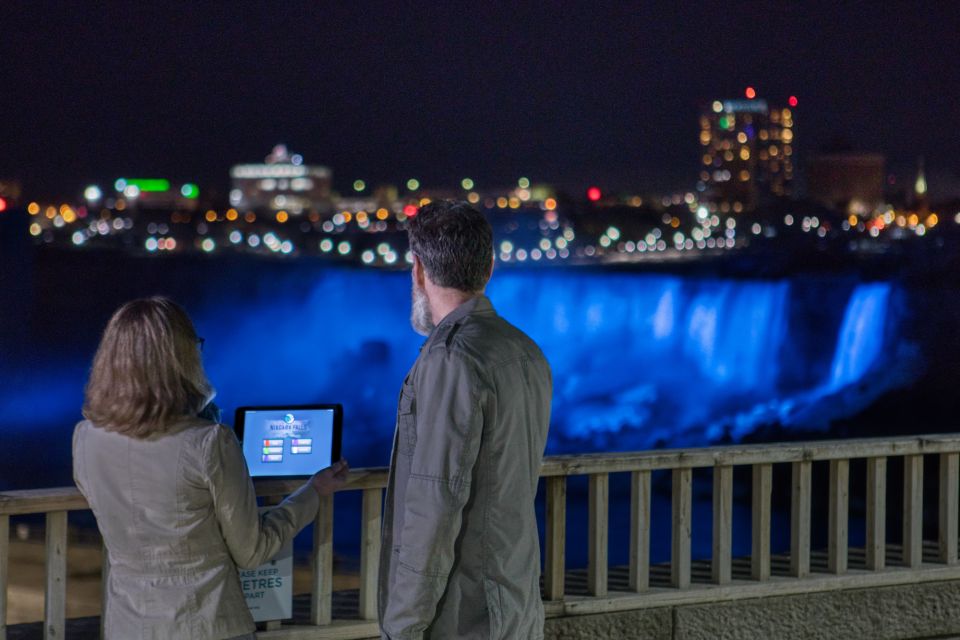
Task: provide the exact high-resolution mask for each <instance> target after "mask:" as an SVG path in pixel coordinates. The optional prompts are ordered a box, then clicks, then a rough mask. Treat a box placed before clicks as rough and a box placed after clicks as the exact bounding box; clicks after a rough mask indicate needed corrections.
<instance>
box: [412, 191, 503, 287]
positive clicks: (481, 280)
mask: <svg viewBox="0 0 960 640" xmlns="http://www.w3.org/2000/svg"><path fill="white" fill-rule="evenodd" d="M407 224H408V233H409V237H410V250H411V251H412V252H413V253H414V254H415V255H416V256H417V257H419V258H420V262H421V263H423V268H424V270H425V271H426V272H427V276H429V278H430V280H432V281H433V282H434V284H437V285H439V286H441V287H449V288H452V289H458V290H460V291H466V292H468V293H480V292H482V291H483V289H484V287H486V286H487V280H489V278H490V262H491V260H492V259H493V229H492V228H491V227H490V223H489V222H487V219H486V218H485V217H484V215H483V214H482V213H480V212H479V211H477V210H476V209H474V208H473V207H471V206H470V205H469V204H467V203H466V202H457V201H454V200H438V201H436V202H431V203H429V204H427V205H425V206H424V207H422V208H421V209H420V211H419V212H418V213H417V215H416V216H415V217H413V218H411V219H410V221H409V222H408V223H407Z"/></svg>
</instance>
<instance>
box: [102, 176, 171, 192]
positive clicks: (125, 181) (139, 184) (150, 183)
mask: <svg viewBox="0 0 960 640" xmlns="http://www.w3.org/2000/svg"><path fill="white" fill-rule="evenodd" d="M115 186H116V188H117V191H123V190H124V189H125V188H127V187H136V188H137V189H139V190H140V193H163V192H164V191H170V181H169V180H163V179H161V178H120V179H119V180H117V182H116V183H115Z"/></svg>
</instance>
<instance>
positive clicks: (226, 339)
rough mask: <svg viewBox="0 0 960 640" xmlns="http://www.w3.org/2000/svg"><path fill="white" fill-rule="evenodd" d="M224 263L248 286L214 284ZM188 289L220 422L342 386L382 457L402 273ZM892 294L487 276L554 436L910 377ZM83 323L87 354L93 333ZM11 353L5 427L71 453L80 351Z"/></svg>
mask: <svg viewBox="0 0 960 640" xmlns="http://www.w3.org/2000/svg"><path fill="white" fill-rule="evenodd" d="M226 278H245V279H246V280H247V281H249V286H248V287H244V288H243V290H242V291H238V290H237V289H236V288H233V289H231V288H229V287H223V289H222V290H221V285H222V283H223V281H224V279H226ZM197 287H198V292H199V293H200V294H201V295H197V296H196V298H195V299H193V300H185V302H186V304H187V306H188V308H189V310H190V311H191V313H192V315H193V316H194V318H195V319H196V322H197V325H198V330H199V332H200V333H201V335H203V336H204V337H205V338H206V351H205V354H204V357H205V360H206V365H207V368H208V372H209V375H210V378H211V380H212V381H213V383H214V384H215V386H216V387H217V389H218V391H219V393H218V396H217V402H218V403H219V404H220V406H221V407H223V408H224V410H225V411H224V416H225V418H226V419H227V420H228V421H229V420H230V418H231V416H232V413H231V412H232V410H233V408H235V407H236V406H239V405H242V404H255V403H271V404H273V403H307V402H342V403H343V404H344V405H345V415H346V420H345V429H346V433H345V436H344V446H345V454H346V455H347V456H349V457H350V458H351V461H352V462H353V463H354V464H357V465H364V464H384V463H386V461H387V456H388V454H389V448H390V445H391V441H392V431H393V424H394V411H395V403H396V397H397V392H398V389H399V386H400V382H401V380H402V379H403V377H404V375H405V374H406V371H407V368H408V367H409V366H410V364H411V363H412V362H413V360H414V359H415V358H416V355H417V350H418V347H419V345H420V338H419V337H418V336H416V335H415V334H414V333H413V332H412V331H411V329H410V327H409V320H408V318H409V297H410V281H409V276H408V275H407V274H404V273H379V272H370V271H361V270H350V269H331V268H329V267H320V266H316V265H304V264H300V265H291V266H290V269H289V270H288V271H286V272H284V273H282V274H281V275H280V276H279V277H278V276H277V274H276V273H272V274H270V275H269V276H268V275H264V274H261V273H260V272H259V271H258V269H257V268H256V265H251V266H249V267H248V268H246V270H245V271H243V272H241V273H237V272H230V273H222V272H216V271H210V272H207V273H205V274H204V275H203V276H202V281H200V282H198V283H197ZM218 291H220V293H218ZM896 292H897V287H896V286H895V285H891V284H888V283H868V284H857V283H856V282H851V281H849V280H843V279H841V278H836V279H832V280H828V281H823V282H803V281H797V280H781V281H750V280H746V281H744V280H733V279H716V278H697V277H687V276H684V277H681V276H675V275H651V274H636V273H629V272H603V271H592V270H565V269H553V270H530V271H523V270H508V269H503V270H500V271H498V272H497V274H496V275H495V277H494V280H493V282H492V283H491V285H490V288H489V291H488V293H489V295H490V297H491V299H492V300H493V302H494V305H495V306H496V308H497V310H498V311H499V313H500V314H501V315H502V316H504V317H506V318H507V319H508V320H510V321H511V322H513V323H514V324H516V325H517V326H519V327H520V328H521V329H523V330H524V331H526V332H527V333H528V334H529V335H530V336H531V337H533V338H534V340H536V341H537V342H538V343H539V344H540V345H541V347H542V349H543V351H544V353H545V354H546V356H547V358H548V359H549V361H550V363H551V365H552V367H553V371H554V384H555V397H554V406H553V424H552V428H551V436H550V443H549V450H550V451H553V452H558V451H588V450H594V451H599V450H617V449H619V450H628V449H641V448H648V447H654V446H687V445H703V444H708V443H710V442H715V441H718V440H721V439H723V440H729V439H732V440H736V439H738V438H740V437H743V436H745V435H749V434H750V433H752V432H753V431H754V430H755V429H757V428H758V427H760V426H763V425H767V424H773V423H777V424H781V425H787V426H796V427H804V428H807V427H810V426H820V427H822V426H826V424H827V423H828V422H829V420H830V419H833V418H835V417H842V416H843V415H849V414H850V413H852V412H856V411H858V410H859V409H861V408H863V406H865V403H867V402H869V401H870V399H871V397H873V396H870V395H869V394H867V395H864V394H863V393H859V394H853V393H850V392H848V390H850V389H855V388H858V387H863V386H864V385H863V384H862V383H863V381H864V380H865V379H869V380H870V385H869V388H870V390H871V391H872V392H875V393H879V392H882V391H883V390H884V389H887V388H890V387H891V386H892V385H894V384H898V383H904V382H907V381H905V380H902V379H900V380H894V379H893V378H890V377H889V376H888V375H887V373H885V372H887V371H888V370H889V369H891V368H890V367H889V366H885V365H889V363H890V360H891V358H892V357H893V355H892V354H895V353H897V352H898V349H900V347H902V344H901V343H902V342H904V338H902V337H901V332H900V331H899V329H898V327H899V325H900V323H901V315H902V312H901V311H900V310H899V308H898V304H897V302H896V300H897V295H896ZM144 293H145V294H146V293H151V292H144ZM104 295H106V294H104ZM120 302H122V301H121V300H117V301H116V303H117V304H119V303H120ZM111 303H112V301H111ZM84 335H88V338H87V339H88V340H89V341H90V344H89V345H86V347H87V348H88V349H89V353H92V350H93V348H94V347H95V342H94V341H95V339H96V337H97V336H96V333H95V332H87V333H86V334H84ZM15 365H16V363H13V365H11V363H0V367H6V370H5V371H3V372H2V373H4V376H5V379H6V380H7V381H8V384H7V385H6V387H5V388H3V389H0V426H2V428H3V429H4V432H5V434H6V437H7V438H9V439H11V440H17V439H18V438H20V439H22V440H23V441H24V442H25V443H26V444H25V445H24V446H31V445H29V442H28V441H29V440H30V438H29V436H28V434H29V433H34V434H36V432H37V430H38V429H39V430H47V431H49V432H51V433H52V432H54V431H56V432H58V433H59V435H58V436H57V439H56V441H57V442H62V444H63V446H62V447H58V450H59V449H62V450H63V451H61V452H60V455H62V456H65V458H66V459H68V456H69V435H68V434H69V431H70V429H71V428H72V425H73V422H74V421H75V420H76V419H78V417H79V403H80V400H81V397H82V387H83V383H84V375H85V371H86V368H87V367H88V362H86V361H80V360H78V359H76V358H73V359H72V360H71V361H69V362H62V361H57V360H55V359H50V360H48V361H44V362H40V363H24V366H22V367H20V370H15V371H13V372H12V374H11V373H10V367H11V366H15ZM40 372H42V373H43V375H40ZM11 380H12V381H13V383H12V384H10V383H9V381H11ZM875 393H874V395H875ZM854 396H856V397H854ZM837 398H842V402H838V401H837ZM828 406H829V407H833V408H832V409H831V411H828V412H826V413H824V411H823V408H824V407H828ZM838 412H839V415H838ZM26 416H30V419H25V417H26ZM18 434H19V435H18ZM16 444H17V443H16V442H14V443H13V445H14V446H8V447H6V450H7V451H15V450H17V446H15V445H16ZM0 480H4V479H3V478H0Z"/></svg>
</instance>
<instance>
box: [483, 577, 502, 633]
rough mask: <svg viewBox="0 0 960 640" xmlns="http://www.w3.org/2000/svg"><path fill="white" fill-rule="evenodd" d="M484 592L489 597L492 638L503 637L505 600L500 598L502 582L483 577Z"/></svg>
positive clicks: (488, 612) (488, 605)
mask: <svg viewBox="0 0 960 640" xmlns="http://www.w3.org/2000/svg"><path fill="white" fill-rule="evenodd" d="M483 593H484V595H485V596H486V599H487V617H488V618H489V620H490V640H497V639H498V638H502V637H503V602H502V601H501V598H500V584H499V583H497V582H494V581H493V580H488V579H487V578H484V579H483Z"/></svg>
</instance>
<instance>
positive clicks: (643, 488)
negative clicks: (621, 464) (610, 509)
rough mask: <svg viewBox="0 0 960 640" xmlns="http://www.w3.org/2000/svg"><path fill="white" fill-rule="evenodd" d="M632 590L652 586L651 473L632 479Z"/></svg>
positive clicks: (638, 473)
mask: <svg viewBox="0 0 960 640" xmlns="http://www.w3.org/2000/svg"><path fill="white" fill-rule="evenodd" d="M629 584H630V589H631V590H632V591H637V592H639V591H643V590H644V589H646V588H647V587H649V586H650V472H649V471H634V472H633V473H632V474H631V477H630V582H629Z"/></svg>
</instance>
